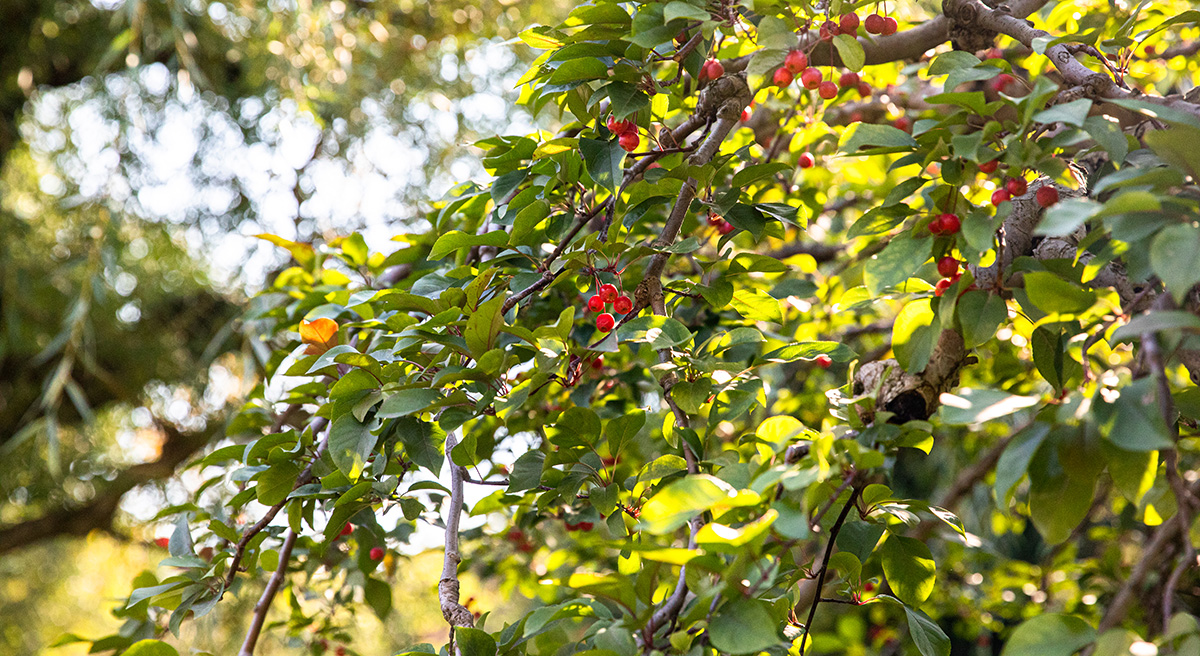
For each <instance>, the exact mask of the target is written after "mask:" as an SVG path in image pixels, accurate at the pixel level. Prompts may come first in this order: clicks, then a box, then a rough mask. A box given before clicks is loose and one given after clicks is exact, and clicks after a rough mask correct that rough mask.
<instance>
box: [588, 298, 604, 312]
mask: <svg viewBox="0 0 1200 656" xmlns="http://www.w3.org/2000/svg"><path fill="white" fill-rule="evenodd" d="M588 309H589V310H591V311H592V312H603V311H604V299H602V298H600V297H599V296H593V297H591V298H589V299H588Z"/></svg>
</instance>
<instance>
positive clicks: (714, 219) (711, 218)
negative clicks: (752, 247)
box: [708, 214, 737, 235]
mask: <svg viewBox="0 0 1200 656" xmlns="http://www.w3.org/2000/svg"><path fill="white" fill-rule="evenodd" d="M708 225H710V226H712V227H714V228H716V229H717V232H719V233H721V234H722V235H727V234H729V233H731V232H733V231H734V230H737V228H735V227H734V226H733V224H732V223H730V222H728V221H726V220H725V219H722V218H721V217H719V216H717V215H716V214H709V215H708Z"/></svg>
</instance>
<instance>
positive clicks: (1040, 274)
mask: <svg viewBox="0 0 1200 656" xmlns="http://www.w3.org/2000/svg"><path fill="white" fill-rule="evenodd" d="M1025 292H1026V293H1028V294H1029V300H1031V301H1033V304H1034V305H1036V306H1037V307H1038V309H1039V310H1041V311H1043V312H1046V313H1049V314H1053V313H1056V312H1057V313H1060V314H1077V313H1079V312H1083V311H1084V310H1086V309H1088V308H1090V307H1092V305H1093V304H1094V303H1095V302H1096V293H1095V292H1091V291H1087V290H1084V289H1080V288H1079V287H1076V286H1075V285H1073V284H1071V283H1069V282H1067V281H1066V280H1063V279H1062V278H1059V277H1058V276H1056V275H1054V274H1053V273H1050V272H1049V271H1030V272H1029V273H1026V274H1025Z"/></svg>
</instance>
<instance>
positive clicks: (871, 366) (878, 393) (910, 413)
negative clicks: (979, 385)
mask: <svg viewBox="0 0 1200 656" xmlns="http://www.w3.org/2000/svg"><path fill="white" fill-rule="evenodd" d="M974 361H975V358H973V357H971V356H968V355H967V351H966V347H965V344H964V343H963V338H962V336H961V335H959V334H958V333H957V332H955V331H953V330H943V331H942V332H941V334H940V335H939V336H938V343H937V346H936V347H934V349H933V353H931V354H930V356H929V363H928V364H927V365H925V369H924V370H922V371H921V372H920V373H918V374H910V373H908V372H907V371H904V369H903V368H902V367H900V363H899V362H897V361H896V360H892V359H888V360H877V361H875V362H868V363H866V364H864V365H863V366H862V367H860V368H859V369H858V371H857V372H856V373H855V374H854V385H853V388H852V389H853V392H854V395H855V396H860V395H862V394H870V393H874V395H875V403H874V406H873V407H869V408H864V407H862V406H859V410H858V414H859V416H860V417H862V419H863V421H864V422H866V423H871V422H873V421H874V420H875V413H876V412H877V411H880V410H882V411H884V412H889V413H891V414H892V415H893V416H892V417H891V418H890V419H888V423H891V424H903V423H905V422H908V421H912V420H914V419H920V420H924V419H928V418H929V417H930V415H932V414H933V413H934V411H936V410H937V408H938V405H939V401H938V399H939V397H941V395H942V393H944V392H949V391H950V390H952V389H954V388H955V387H957V386H958V373H959V371H960V370H961V369H962V368H963V366H965V365H968V364H971V363H973V362H974Z"/></svg>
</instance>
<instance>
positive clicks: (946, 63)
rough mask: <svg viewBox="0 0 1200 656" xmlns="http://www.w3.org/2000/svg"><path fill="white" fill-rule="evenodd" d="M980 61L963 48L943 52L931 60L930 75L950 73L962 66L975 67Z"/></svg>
mask: <svg viewBox="0 0 1200 656" xmlns="http://www.w3.org/2000/svg"><path fill="white" fill-rule="evenodd" d="M979 63H980V61H979V58H978V57H976V56H975V55H972V54H971V53H969V52H965V51H962V50H951V51H950V52H943V53H941V54H939V55H938V56H937V57H934V58H933V61H931V62H929V75H930V76H936V75H948V74H950V73H952V72H954V71H956V70H958V69H960V68H974V67H975V66H978V65H979Z"/></svg>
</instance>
